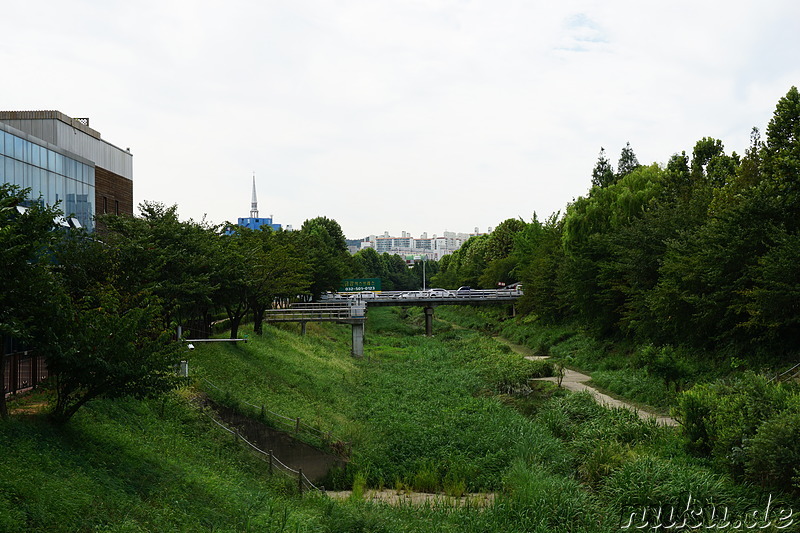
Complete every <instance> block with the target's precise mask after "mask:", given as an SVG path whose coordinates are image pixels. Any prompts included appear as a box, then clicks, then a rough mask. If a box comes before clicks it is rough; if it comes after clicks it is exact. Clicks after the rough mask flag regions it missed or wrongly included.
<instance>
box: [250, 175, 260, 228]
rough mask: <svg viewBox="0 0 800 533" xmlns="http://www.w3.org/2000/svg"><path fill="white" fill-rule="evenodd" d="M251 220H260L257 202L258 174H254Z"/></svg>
mask: <svg viewBox="0 0 800 533" xmlns="http://www.w3.org/2000/svg"><path fill="white" fill-rule="evenodd" d="M250 218H258V200H256V173H255V172H253V201H252V202H251V203H250Z"/></svg>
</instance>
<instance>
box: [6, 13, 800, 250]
mask: <svg viewBox="0 0 800 533" xmlns="http://www.w3.org/2000/svg"><path fill="white" fill-rule="evenodd" d="M2 12H3V15H2V16H3V38H2V43H1V44H0V68H1V69H2V71H0V72H2V77H1V78H0V79H2V83H0V109H2V110H44V109H47V110H50V109H54V110H58V111H61V112H63V113H65V114H67V115H69V116H72V117H90V119H91V126H92V127H93V128H94V129H96V130H98V131H100V133H101V134H102V136H103V138H104V139H105V140H107V141H108V142H110V143H112V144H115V145H117V146H119V147H121V148H123V149H124V148H128V147H129V148H130V149H131V152H132V153H133V154H134V158H133V168H134V201H135V202H136V203H139V202H141V201H143V200H153V201H159V202H162V203H165V204H168V205H171V204H178V210H179V213H180V215H181V218H184V219H188V218H193V219H195V220H200V219H201V218H202V217H203V216H204V215H206V216H207V220H209V221H211V222H215V223H221V222H224V221H226V220H232V221H235V220H236V218H237V217H244V216H249V211H250V196H251V183H252V176H253V173H255V176H256V181H257V186H258V200H259V210H260V214H261V216H262V217H263V216H269V215H273V216H274V220H275V222H278V223H281V224H291V225H293V226H294V227H295V228H299V227H300V226H301V224H302V223H303V221H304V220H306V219H309V218H313V217H316V216H327V217H330V218H333V219H335V220H337V221H338V222H339V223H340V224H341V226H342V229H343V230H344V232H345V234H346V235H347V236H348V237H349V238H361V237H364V236H366V235H369V234H381V233H383V232H384V231H388V232H389V233H390V234H392V235H399V234H400V233H401V232H402V231H409V232H411V233H412V234H413V235H414V236H419V234H420V233H421V232H423V231H426V232H428V234H429V235H431V234H434V233H436V234H441V233H442V232H444V231H456V232H472V231H474V229H475V227H478V228H480V230H481V231H486V230H487V228H488V227H494V226H497V224H498V223H500V222H501V221H503V220H505V219H507V218H510V217H521V218H523V219H524V220H526V221H529V220H530V219H531V217H532V215H533V213H534V212H536V213H537V214H538V215H539V218H540V219H541V218H545V217H546V216H548V215H550V214H551V213H553V212H555V211H560V210H563V209H564V207H565V206H566V205H567V203H569V202H571V201H572V200H573V199H574V198H576V197H578V196H581V195H585V194H586V192H587V191H588V188H589V183H590V178H591V171H592V168H593V166H594V164H595V162H596V161H597V157H598V153H599V150H600V148H601V147H605V148H606V151H607V154H608V156H609V159H610V160H611V161H612V164H613V165H614V166H615V167H616V162H617V160H618V158H619V153H620V150H621V149H622V148H623V147H624V146H625V143H626V142H628V141H629V142H630V143H631V147H632V148H633V150H634V152H635V153H636V155H637V156H638V159H639V161H640V162H641V163H652V162H658V163H660V164H664V163H666V161H667V160H668V159H669V157H670V156H671V155H672V154H673V153H676V152H680V151H681V150H686V151H687V152H689V153H691V150H692V148H693V146H694V143H695V142H696V141H697V140H699V139H700V138H702V137H705V136H710V137H715V138H718V139H721V140H722V141H723V143H724V145H725V147H726V150H727V151H728V152H730V151H737V152H739V153H743V152H744V150H745V149H746V148H747V146H748V142H749V135H750V130H751V129H752V127H753V126H756V127H758V128H759V129H761V130H762V131H763V130H764V129H765V128H766V125H767V123H768V122H769V120H770V118H771V116H772V113H773V111H774V108H775V104H776V103H777V101H778V99H779V98H780V97H781V96H783V95H785V94H786V92H787V91H788V90H789V89H790V87H791V86H793V85H800V60H798V55H797V54H798V50H800V2H798V1H797V0H785V1H784V0H762V1H761V2H752V1H748V2H745V1H741V0H728V1H702V0H693V1H682V0H671V1H669V2H667V1H645V0H635V1H634V0H631V1H613V0H605V1H561V2H554V1H552V0H550V1H503V0H494V1H482V0H478V1H469V0H461V1H457V0H427V1H422V0H409V1H382V0H363V1H360V0H356V1H346V0H345V1H315V0H286V1H272V0H261V1H244V0H225V1H215V2H211V1H205V0H192V1H188V0H186V1H171V0H143V1H140V0H126V1H115V0H83V1H67V0H60V1H40V0H28V1H26V2H3V8H2Z"/></svg>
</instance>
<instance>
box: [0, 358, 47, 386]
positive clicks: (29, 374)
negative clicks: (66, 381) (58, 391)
mask: <svg viewBox="0 0 800 533" xmlns="http://www.w3.org/2000/svg"><path fill="white" fill-rule="evenodd" d="M3 359H4V361H3V363H4V364H5V365H6V368H5V379H4V380H3V391H4V393H5V395H6V396H8V395H10V394H18V393H20V392H25V391H28V390H30V389H33V388H34V387H36V385H38V384H39V383H41V382H42V381H44V380H46V379H47V378H48V377H50V372H49V370H48V368H47V360H46V359H45V357H44V356H42V355H36V354H34V353H33V352H28V351H25V352H17V353H12V354H9V355H6V356H5V357H4V358H3Z"/></svg>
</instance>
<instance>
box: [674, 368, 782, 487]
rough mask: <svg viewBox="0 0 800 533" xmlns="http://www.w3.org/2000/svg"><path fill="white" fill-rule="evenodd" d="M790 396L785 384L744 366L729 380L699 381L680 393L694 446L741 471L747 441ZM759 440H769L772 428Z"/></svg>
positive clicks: (679, 410) (685, 423)
mask: <svg viewBox="0 0 800 533" xmlns="http://www.w3.org/2000/svg"><path fill="white" fill-rule="evenodd" d="M790 398H791V393H790V391H789V389H788V388H787V387H786V386H784V385H781V384H776V383H771V382H770V381H769V380H768V379H767V378H765V377H764V376H759V375H756V374H754V373H752V372H745V373H744V374H742V376H740V377H739V378H737V379H736V380H734V381H732V382H730V383H728V382H715V383H709V384H702V385H696V386H695V387H693V388H692V389H691V390H689V391H686V392H684V393H682V394H680V395H679V397H678V406H677V408H676V414H677V415H678V417H679V418H680V419H681V420H682V422H683V431H684V435H685V436H686V438H687V446H688V448H689V450H690V451H692V452H693V453H695V454H698V455H701V456H706V457H711V458H712V459H714V461H715V463H716V464H717V465H718V466H720V467H723V468H726V469H728V470H729V471H730V472H731V473H733V474H734V475H736V476H742V475H743V474H744V466H745V465H744V462H745V453H744V450H745V447H746V445H747V443H748V441H749V440H750V439H752V438H753V437H754V436H755V435H756V433H757V431H758V429H759V427H760V426H761V425H762V424H763V423H764V422H765V421H767V420H769V419H770V418H772V417H773V416H775V415H776V414H777V413H778V412H780V411H782V410H784V409H786V407H787V405H788V402H789V400H790ZM768 433H771V432H768ZM776 438H778V440H779V441H780V440H781V439H782V437H778V436H777V435H776ZM759 442H761V443H762V444H763V445H764V446H766V445H767V443H768V442H769V438H768V437H767V433H765V434H764V435H763V436H762V437H761V440H760V441H759Z"/></svg>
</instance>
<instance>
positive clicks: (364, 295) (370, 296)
mask: <svg viewBox="0 0 800 533" xmlns="http://www.w3.org/2000/svg"><path fill="white" fill-rule="evenodd" d="M522 295H523V292H522V290H521V289H470V290H460V291H459V290H442V291H431V290H420V291H379V292H370V291H366V292H355V293H342V292H337V293H333V294H330V295H323V299H322V300H321V302H320V303H321V304H322V303H330V304H331V305H336V304H335V303H334V302H337V301H338V302H347V301H353V300H363V301H365V302H367V303H368V302H369V301H370V300H403V299H419V298H459V299H463V300H467V299H479V298H482V299H503V298H508V299H512V298H519V297H520V296H522Z"/></svg>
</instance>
